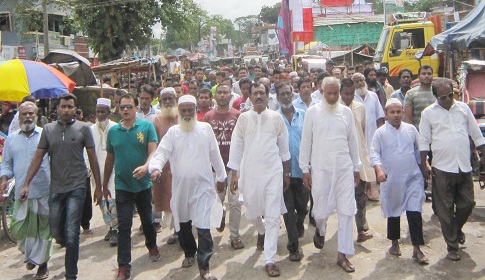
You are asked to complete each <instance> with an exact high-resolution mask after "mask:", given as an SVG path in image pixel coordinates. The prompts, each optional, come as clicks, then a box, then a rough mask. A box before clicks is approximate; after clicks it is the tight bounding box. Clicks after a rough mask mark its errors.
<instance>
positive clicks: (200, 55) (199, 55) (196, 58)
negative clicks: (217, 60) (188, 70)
mask: <svg viewBox="0 0 485 280" xmlns="http://www.w3.org/2000/svg"><path fill="white" fill-rule="evenodd" d="M201 58H207V55H205V54H203V53H200V52H198V53H194V54H193V55H191V56H189V60H192V61H194V60H199V59H201Z"/></svg>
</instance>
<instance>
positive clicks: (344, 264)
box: [337, 258, 355, 273]
mask: <svg viewBox="0 0 485 280" xmlns="http://www.w3.org/2000/svg"><path fill="white" fill-rule="evenodd" d="M337 265H338V266H340V267H341V268H342V269H343V270H344V271H345V272H348V273H350V272H354V271H355V267H354V265H353V264H352V263H351V262H350V261H349V260H348V259H347V258H345V259H342V260H338V261H337Z"/></svg>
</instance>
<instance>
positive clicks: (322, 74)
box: [317, 70, 332, 83]
mask: <svg viewBox="0 0 485 280" xmlns="http://www.w3.org/2000/svg"><path fill="white" fill-rule="evenodd" d="M330 76H332V75H330V73H328V72H327V71H325V70H324V71H323V72H322V73H321V74H320V75H318V77H317V82H318V83H320V82H321V81H323V79H325V78H326V77H330Z"/></svg>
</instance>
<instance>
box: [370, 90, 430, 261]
mask: <svg viewBox="0 0 485 280" xmlns="http://www.w3.org/2000/svg"><path fill="white" fill-rule="evenodd" d="M385 108H386V118H387V122H386V123H385V124H384V125H383V126H382V127H380V128H379V129H377V131H376V134H375V135H374V139H373V140H372V147H371V165H372V166H373V167H374V169H375V171H376V174H377V181H378V182H380V183H381V209H382V215H383V216H384V218H387V238H388V239H390V240H392V246H391V247H390V248H389V253H390V254H391V255H397V256H400V255H401V251H400V250H399V243H398V239H400V232H401V230H400V216H401V215H402V214H403V213H404V212H406V216H407V219H408V223H409V232H410V235H411V242H412V243H413V246H414V250H413V259H414V260H416V261H417V262H419V263H420V264H427V263H428V260H426V258H425V256H424V254H423V253H422V252H421V250H420V249H419V246H422V245H424V240H423V220H422V217H421V211H422V205H423V202H424V200H425V198H426V196H425V194H424V189H423V175H422V174H421V170H420V168H419V165H418V163H419V162H420V158H419V134H418V130H417V129H416V128H415V127H414V126H413V125H411V124H407V123H405V122H402V121H401V120H402V115H403V112H402V103H401V102H400V101H399V99H397V98H389V99H388V100H387V103H386V107H385Z"/></svg>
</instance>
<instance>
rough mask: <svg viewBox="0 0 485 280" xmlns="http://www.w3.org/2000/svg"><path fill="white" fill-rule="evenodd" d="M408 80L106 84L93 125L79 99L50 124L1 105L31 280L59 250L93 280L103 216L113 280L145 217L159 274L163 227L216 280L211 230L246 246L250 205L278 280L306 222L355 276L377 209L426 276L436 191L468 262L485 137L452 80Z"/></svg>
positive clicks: (126, 265) (245, 71)
mask: <svg viewBox="0 0 485 280" xmlns="http://www.w3.org/2000/svg"><path fill="white" fill-rule="evenodd" d="M295 70H297V71H295ZM412 76H413V75H412V73H411V71H410V70H407V69H403V70H401V71H400V72H399V82H400V88H397V89H394V88H393V87H392V86H391V85H390V84H389V83H388V82H387V77H388V73H387V72H386V71H384V70H376V69H374V68H373V64H372V62H368V63H365V64H363V65H355V66H347V67H338V66H337V65H336V64H335V63H334V62H333V61H332V60H327V61H326V64H325V69H322V68H309V65H308V63H307V62H305V61H299V62H298V65H293V64H292V63H290V62H288V61H287V60H286V59H281V60H270V61H268V63H266V64H263V63H262V61H259V62H256V61H251V62H250V63H249V64H248V65H247V66H246V65H237V66H223V67H221V68H220V69H217V70H211V69H204V68H199V67H196V68H193V69H185V70H183V69H180V71H177V73H175V74H170V75H168V76H165V77H164V80H163V81H155V82H153V83H151V84H145V83H144V81H142V82H140V83H138V84H135V85H134V87H133V88H128V87H127V86H125V85H119V84H117V85H111V82H110V79H109V77H106V78H105V79H104V80H103V81H102V82H103V83H104V84H103V86H106V87H114V88H116V91H115V94H114V96H113V98H111V99H107V98H99V99H97V102H96V108H95V115H93V116H83V111H82V109H86V108H80V106H79V104H78V100H77V98H76V96H74V95H72V94H69V93H66V94H64V95H62V96H61V97H60V98H59V99H58V100H57V101H56V107H55V111H54V113H53V114H51V115H49V116H46V114H45V112H43V111H42V110H40V109H39V106H38V101H36V100H35V98H33V97H31V96H27V97H26V98H24V100H23V101H22V103H21V104H20V105H19V106H18V108H17V106H16V104H12V103H4V104H3V105H2V115H1V117H0V133H1V135H0V139H1V140H2V142H0V143H2V145H3V152H2V163H1V170H0V184H1V185H0V186H1V189H2V190H3V191H5V190H6V188H7V185H8V181H9V180H10V179H12V178H15V180H16V186H15V199H16V201H15V206H14V210H13V217H12V222H11V225H10V227H11V231H12V234H13V235H14V237H15V238H16V239H17V240H18V246H19V250H20V251H21V252H22V253H23V261H24V262H25V264H26V268H27V269H29V270H32V269H35V268H36V267H37V273H36V274H35V279H46V278H48V275H49V269H48V262H49V258H50V257H51V255H52V250H53V242H55V243H57V244H59V245H60V246H61V247H65V250H66V253H65V278H66V279H77V277H78V274H79V275H80V276H79V277H82V271H80V273H78V266H77V263H78V259H79V251H80V249H81V250H82V248H80V246H79V242H80V234H86V235H89V234H92V232H91V229H90V220H91V218H92V216H93V211H100V212H101V213H102V216H103V220H104V222H105V223H106V232H107V234H106V236H105V237H104V239H105V240H106V242H107V243H108V244H109V245H110V246H117V250H118V251H117V262H118V274H117V276H116V277H117V278H116V279H118V280H123V279H129V278H130V274H131V270H132V267H131V261H132V259H131V234H132V225H133V219H134V217H139V218H140V220H141V227H140V229H139V232H140V233H141V234H144V236H145V245H146V247H147V250H148V258H149V260H150V261H153V262H156V261H159V260H160V258H161V255H160V254H161V252H160V251H159V247H158V245H157V232H160V231H161V230H162V224H164V225H165V226H164V228H168V230H170V231H172V230H173V232H172V235H171V236H170V238H169V239H168V241H167V243H169V244H176V243H178V244H179V246H180V247H181V248H182V249H183V251H184V255H185V258H184V260H183V262H182V264H181V266H182V267H187V268H188V267H191V266H193V265H194V264H195V263H196V262H197V265H198V269H199V271H200V277H201V278H202V279H216V277H215V276H214V275H212V274H211V272H210V265H209V263H210V259H211V256H212V255H213V254H214V253H217V251H215V252H214V243H213V239H212V234H213V233H214V232H211V229H214V228H215V229H216V231H218V232H222V231H224V230H225V228H226V220H228V225H227V227H228V230H229V231H230V240H228V242H229V243H230V245H231V247H232V248H233V249H234V250H240V249H243V248H244V247H245V244H244V243H243V242H242V240H241V235H240V231H239V228H240V222H241V216H242V214H241V213H242V205H244V206H245V216H246V219H247V220H249V221H251V222H252V224H253V225H254V227H255V229H256V231H257V238H256V240H255V242H256V245H257V246H256V247H257V249H258V250H262V251H264V261H265V271H266V273H267V275H268V276H270V277H276V276H279V275H280V271H279V268H278V266H277V265H276V264H275V262H276V251H277V241H278V236H279V229H280V225H281V216H283V221H284V226H285V228H286V231H287V236H288V243H287V249H288V258H289V260H290V261H296V262H298V261H301V260H302V258H303V257H304V254H303V252H302V251H301V249H300V245H299V239H300V238H302V237H303V236H304V234H305V231H306V230H308V229H309V226H307V225H305V221H306V217H307V216H308V217H309V219H308V221H309V222H308V223H309V225H312V226H313V227H315V230H314V233H313V243H314V246H315V247H316V248H317V249H323V248H324V245H325V235H326V225H327V220H328V218H329V217H330V216H332V215H333V214H336V215H337V217H338V248H337V254H336V257H337V258H336V263H337V265H338V266H340V267H341V268H342V269H343V270H344V271H345V272H349V273H350V272H353V271H355V269H356V268H355V267H354V265H353V264H352V263H351V261H350V260H349V257H350V256H352V255H354V253H355V249H354V241H356V242H359V243H360V242H365V241H367V240H369V239H371V238H373V234H372V221H370V223H369V221H367V219H366V204H367V201H368V200H373V201H380V204H381V209H382V215H383V217H384V218H385V219H387V238H388V239H389V240H390V241H391V242H390V247H389V250H388V251H389V253H390V254H391V255H396V256H400V255H401V250H400V244H399V239H400V216H402V215H403V214H405V215H406V216H407V221H408V224H409V232H410V236H411V242H412V246H413V254H412V256H411V257H412V259H414V261H415V262H416V263H418V264H420V265H426V264H428V259H427V258H426V255H425V254H424V253H423V252H422V251H421V249H420V247H421V246H423V245H425V240H424V238H423V220H422V216H421V212H422V205H423V203H424V202H425V200H426V199H427V197H426V195H427V194H429V195H430V196H431V199H432V203H433V204H432V205H433V211H434V213H435V214H436V215H437V216H438V218H439V221H440V224H441V230H442V234H443V238H444V241H445V243H446V247H447V250H448V254H447V255H446V258H447V259H449V260H451V261H458V260H460V258H461V257H460V248H459V244H464V243H465V241H466V236H465V233H464V232H463V231H462V228H463V226H464V225H465V223H466V221H467V219H468V217H469V215H470V214H471V212H472V209H473V208H474V206H475V202H474V194H473V181H472V168H473V165H472V162H471V160H470V158H471V154H472V153H473V152H475V150H474V149H472V148H471V141H470V139H471V140H472V141H473V144H474V146H475V147H476V148H477V149H478V150H479V151H480V152H481V153H482V154H483V153H485V139H484V138H483V136H482V134H481V132H480V129H479V128H478V125H477V124H476V122H475V119H474V117H473V114H472V112H471V111H470V109H469V107H468V105H466V104H464V103H462V102H460V101H457V100H455V99H454V91H453V83H452V81H451V80H449V79H446V78H433V69H432V68H431V67H429V66H426V65H424V66H421V67H420V69H419V73H418V79H417V81H415V82H413V80H412ZM482 160H483V158H480V163H482ZM226 197H227V203H226ZM93 203H94V204H95V205H96V207H95V208H96V209H98V207H99V210H94V209H93ZM224 205H225V206H224ZM226 217H227V219H226ZM193 227H195V228H196V232H197V241H196V238H195V237H194V234H193V231H192V228H193ZM172 228H173V229H172ZM355 229H356V230H355ZM354 230H355V232H356V234H354ZM162 253H163V252H162Z"/></svg>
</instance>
